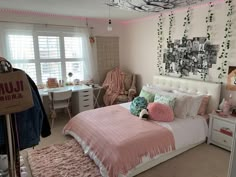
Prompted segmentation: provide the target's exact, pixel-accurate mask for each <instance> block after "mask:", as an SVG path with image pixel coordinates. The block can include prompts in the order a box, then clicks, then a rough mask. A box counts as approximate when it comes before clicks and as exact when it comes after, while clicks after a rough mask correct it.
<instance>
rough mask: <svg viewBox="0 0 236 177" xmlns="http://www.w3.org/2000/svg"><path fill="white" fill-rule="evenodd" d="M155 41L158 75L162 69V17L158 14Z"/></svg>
mask: <svg viewBox="0 0 236 177" xmlns="http://www.w3.org/2000/svg"><path fill="white" fill-rule="evenodd" d="M157 25H158V27H157V39H158V45H157V67H158V70H159V74H160V75H162V74H163V68H162V51H163V38H164V37H163V15H162V14H160V15H159V17H158V23H157Z"/></svg>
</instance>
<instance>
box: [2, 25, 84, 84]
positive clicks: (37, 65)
mask: <svg viewBox="0 0 236 177" xmlns="http://www.w3.org/2000/svg"><path fill="white" fill-rule="evenodd" d="M8 35H31V36H32V37H33V49H34V59H30V60H24V59H23V60H13V59H12V58H11V54H10V44H9V38H8ZM39 36H56V37H59V50H60V58H59V59H55V58H51V59H45V58H40V50H39V40H38V37H39ZM64 37H80V38H81V40H82V46H81V47H82V52H83V47H84V46H83V45H84V41H83V40H84V39H83V35H82V34H80V33H78V32H62V31H55V32H54V31H53V32H52V31H50V30H49V31H46V30H45V31H37V30H35V31H33V32H32V31H30V30H14V29H13V30H12V29H10V30H7V31H6V32H5V51H6V56H7V57H8V58H9V61H10V62H11V63H12V64H13V65H14V64H18V63H19V64H22V63H23V64H24V63H34V64H35V70H36V71H35V72H36V79H37V84H46V83H43V81H42V79H43V78H42V73H41V63H50V62H61V77H62V78H57V79H63V80H65V81H66V80H67V71H66V62H80V61H81V62H84V60H85V55H84V53H82V58H66V57H65V43H64ZM82 67H83V68H82V71H83V72H84V70H85V69H84V64H82ZM82 75H84V73H82ZM83 79H84V78H83Z"/></svg>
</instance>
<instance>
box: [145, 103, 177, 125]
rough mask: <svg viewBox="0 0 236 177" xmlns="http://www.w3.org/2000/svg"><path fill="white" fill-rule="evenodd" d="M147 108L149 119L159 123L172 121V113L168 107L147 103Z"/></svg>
mask: <svg viewBox="0 0 236 177" xmlns="http://www.w3.org/2000/svg"><path fill="white" fill-rule="evenodd" d="M147 108H148V114H149V117H150V119H153V120H157V121H161V122H171V121H173V120H174V112H173V110H172V109H171V108H170V107H169V106H168V105H165V104H161V103H157V102H153V103H149V104H148V107H147Z"/></svg>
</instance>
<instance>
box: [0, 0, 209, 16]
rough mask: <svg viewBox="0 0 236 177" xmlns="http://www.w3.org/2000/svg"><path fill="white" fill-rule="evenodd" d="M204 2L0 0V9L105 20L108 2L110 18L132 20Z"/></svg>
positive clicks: (176, 0) (190, 0) (187, 0)
mask: <svg viewBox="0 0 236 177" xmlns="http://www.w3.org/2000/svg"><path fill="white" fill-rule="evenodd" d="M160 1H162V2H160ZM204 2H209V0H0V10H4V11H6V10H9V11H12V10H13V11H14V10H16V11H23V12H26V11H30V12H32V13H33V12H37V13H43V14H44V13H45V14H53V15H60V16H61V15H65V16H75V17H86V18H103V19H104V18H108V16H109V6H108V4H109V5H110V16H111V18H112V19H117V20H131V19H136V18H142V17H145V16H148V15H150V14H153V13H155V12H156V11H162V10H165V9H171V8H177V7H184V6H188V5H191V4H197V3H204ZM143 11H151V12H143ZM153 11H155V12H153ZM27 13H29V12H27Z"/></svg>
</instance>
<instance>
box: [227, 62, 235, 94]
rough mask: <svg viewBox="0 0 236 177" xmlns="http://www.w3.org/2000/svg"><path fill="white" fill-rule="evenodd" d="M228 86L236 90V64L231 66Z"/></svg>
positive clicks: (229, 88)
mask: <svg viewBox="0 0 236 177" xmlns="http://www.w3.org/2000/svg"><path fill="white" fill-rule="evenodd" d="M226 88H227V90H232V91H236V66H229V70H228V78H227V86H226Z"/></svg>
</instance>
